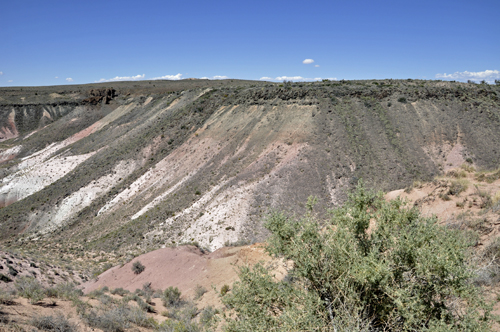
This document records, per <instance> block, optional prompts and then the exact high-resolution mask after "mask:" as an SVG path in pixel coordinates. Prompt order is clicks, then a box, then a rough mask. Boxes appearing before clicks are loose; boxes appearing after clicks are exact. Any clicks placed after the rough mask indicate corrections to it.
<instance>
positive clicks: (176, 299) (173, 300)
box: [161, 286, 182, 307]
mask: <svg viewBox="0 0 500 332" xmlns="http://www.w3.org/2000/svg"><path fill="white" fill-rule="evenodd" d="M161 299H162V301H163V305H164V306H165V307H175V306H178V305H179V304H181V303H182V300H181V291H180V290H179V289H178V288H177V287H175V288H174V287H172V286H170V287H169V288H167V289H165V291H164V292H163V296H162V297H161Z"/></svg>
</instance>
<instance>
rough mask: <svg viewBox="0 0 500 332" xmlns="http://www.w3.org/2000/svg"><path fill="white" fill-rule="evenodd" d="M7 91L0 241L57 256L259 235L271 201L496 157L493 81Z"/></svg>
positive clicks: (417, 176)
mask: <svg viewBox="0 0 500 332" xmlns="http://www.w3.org/2000/svg"><path fill="white" fill-rule="evenodd" d="M0 97H1V98H2V99H0V134H1V135H0V136H1V139H2V142H1V143H0V147H1V151H0V162H1V163H0V165H1V166H2V167H1V169H0V181H1V183H0V205H1V206H2V207H3V208H1V209H0V239H1V241H2V243H3V244H4V245H6V246H9V247H16V246H22V247H23V248H31V249H32V250H34V251H37V250H38V251H44V252H52V250H55V249H54V246H53V245H52V244H53V243H59V244H60V245H61V246H58V248H64V249H57V254H58V255H64V254H65V253H71V254H72V255H76V256H75V257H78V255H82V252H83V251H95V252H99V251H105V252H113V253H115V254H116V255H117V256H120V255H124V254H126V253H131V252H134V251H139V252H146V251H150V250H153V249H158V248H161V247H165V246H171V245H176V244H179V243H188V242H198V244H199V245H200V246H201V247H206V248H208V249H210V250H215V249H218V248H221V247H223V246H224V245H225V244H228V243H234V242H239V243H245V242H246V243H250V242H256V241H261V240H263V239H265V237H266V235H267V234H266V231H265V230H264V229H263V227H262V218H263V216H265V214H266V213H267V212H268V211H269V209H270V208H274V209H284V210H286V211H288V212H289V213H301V212H303V211H304V208H305V206H304V203H305V202H306V200H307V197H308V196H310V195H315V196H317V197H318V199H319V205H318V206H319V207H320V210H323V209H322V208H328V207H331V206H334V205H337V204H341V203H342V202H343V200H344V198H345V194H346V192H347V191H348V190H349V189H350V188H352V186H353V185H354V184H356V183H357V181H358V179H360V178H362V179H363V180H364V181H365V183H366V184H367V185H368V186H369V187H372V188H375V189H381V190H385V191H389V190H393V189H397V188H404V187H406V186H407V185H409V184H411V183H413V181H414V180H429V179H431V178H433V177H434V176H436V175H438V174H440V173H442V172H445V171H447V170H448V169H450V168H452V167H457V166H459V165H461V164H463V163H464V162H465V161H466V160H467V161H469V162H472V164H473V165H474V166H475V167H476V168H479V169H493V168H496V167H497V166H498V164H499V161H500V151H499V148H498V147H499V146H500V102H499V97H500V87H497V86H489V85H476V84H464V83H452V82H433V81H396V80H385V81H340V82H329V81H328V82H317V83H293V84H290V83H287V84H275V83H267V82H253V81H238V80H226V81H208V80H184V81H178V82H171V81H151V82H148V81H144V82H121V83H106V84H94V85H82V86H60V87H43V88H42V87H40V88H36V87H33V88H22V89H21V88H19V89H13V88H10V89H6V88H5V89H0Z"/></svg>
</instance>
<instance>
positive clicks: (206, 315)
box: [200, 305, 219, 327]
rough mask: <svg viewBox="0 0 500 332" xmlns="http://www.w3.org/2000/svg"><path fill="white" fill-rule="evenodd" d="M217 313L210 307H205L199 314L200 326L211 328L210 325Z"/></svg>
mask: <svg viewBox="0 0 500 332" xmlns="http://www.w3.org/2000/svg"><path fill="white" fill-rule="evenodd" d="M218 313H219V311H218V310H217V309H215V308H214V307H212V306H210V305H209V306H207V307H205V308H203V310H202V311H201V313H200V324H201V325H202V326H207V327H208V326H212V323H213V322H214V320H215V315H217V314H218Z"/></svg>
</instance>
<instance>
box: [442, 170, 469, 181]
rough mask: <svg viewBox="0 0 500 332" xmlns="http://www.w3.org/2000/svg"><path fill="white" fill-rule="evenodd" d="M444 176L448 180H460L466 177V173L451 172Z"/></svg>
mask: <svg viewBox="0 0 500 332" xmlns="http://www.w3.org/2000/svg"><path fill="white" fill-rule="evenodd" d="M446 176H447V177H450V178H457V179H461V178H465V177H467V173H465V171H464V170H451V171H448V172H447V173H446Z"/></svg>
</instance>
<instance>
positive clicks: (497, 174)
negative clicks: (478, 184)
mask: <svg viewBox="0 0 500 332" xmlns="http://www.w3.org/2000/svg"><path fill="white" fill-rule="evenodd" d="M498 179H500V169H498V170H496V171H494V172H489V173H488V172H481V173H478V174H476V180H478V181H484V182H488V183H492V182H495V181H496V180H498Z"/></svg>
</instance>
